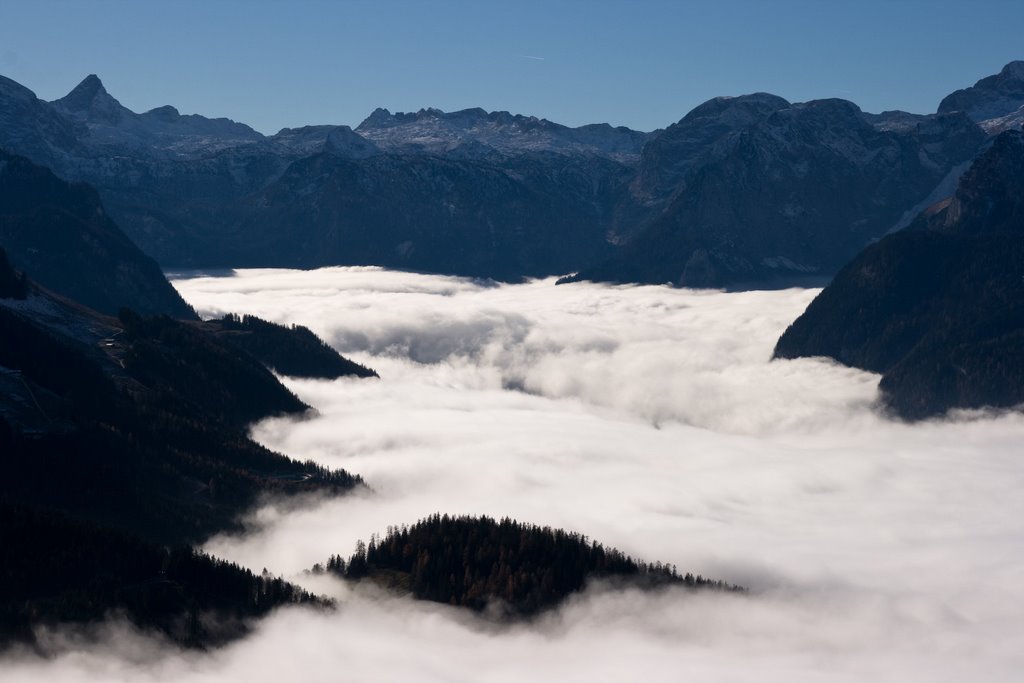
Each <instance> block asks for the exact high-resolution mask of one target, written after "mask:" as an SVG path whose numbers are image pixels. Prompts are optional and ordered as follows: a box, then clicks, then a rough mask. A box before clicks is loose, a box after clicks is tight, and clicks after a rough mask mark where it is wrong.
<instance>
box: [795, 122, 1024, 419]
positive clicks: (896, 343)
mask: <svg viewBox="0 0 1024 683" xmlns="http://www.w3.org/2000/svg"><path fill="white" fill-rule="evenodd" d="M775 356H776V357H777V358H796V357H800V356H829V357H831V358H834V359H836V360H838V361H839V362H841V363H844V364H846V365H851V366H854V367H858V368H863V369H865V370H870V371H872V372H878V373H882V380H881V382H880V384H879V387H880V389H881V391H882V400H883V402H884V404H885V406H886V407H887V408H888V409H889V410H891V411H892V412H893V413H894V414H896V415H897V416H899V417H902V418H904V419H908V420H916V419H922V418H927V417H931V416H937V415H941V414H943V413H945V412H946V411H948V410H950V409H952V408H981V407H986V406H992V407H997V408H1008V407H1013V406H1017V405H1020V404H1022V403H1024V135H1022V134H1021V133H1020V132H1018V131H1007V132H1005V133H1002V134H1001V135H1000V136H999V137H998V138H996V140H995V141H994V142H993V144H992V147H991V148H990V149H989V150H988V151H987V152H986V153H985V154H983V155H982V156H981V157H979V158H978V160H977V161H976V162H975V163H974V165H973V166H972V167H971V169H970V170H969V171H968V172H967V173H966V174H965V175H964V177H963V179H962V180H961V182H960V186H959V188H958V189H957V193H956V196H955V197H953V198H952V199H951V200H949V201H947V202H943V203H941V204H939V205H937V206H935V207H932V208H931V209H930V210H928V211H926V212H925V213H923V214H921V216H919V217H918V219H917V221H916V222H915V223H914V224H913V225H912V226H911V227H910V228H908V229H907V230H906V231H904V232H901V233H897V234H894V235H892V236H890V237H887V238H885V239H884V240H881V241H880V242H878V243H877V244H874V245H872V246H871V247H869V248H868V249H866V250H864V252H863V253H861V254H860V255H859V256H857V258H855V259H854V260H853V261H852V262H851V263H850V264H849V265H847V266H846V267H845V268H843V270H842V271H840V273H839V274H838V275H837V276H836V278H835V280H834V281H833V282H832V284H830V285H829V286H828V287H827V288H825V290H824V291H823V292H822V293H821V294H820V295H819V296H818V297H817V298H816V299H815V300H814V301H812V302H811V305H810V306H808V307H807V311H806V312H805V313H804V314H803V315H802V316H800V317H799V318H797V320H796V321H795V322H794V323H793V324H792V325H791V326H790V327H789V329H787V330H786V332H785V334H783V335H782V337H781V338H780V339H779V342H778V345H777V346H776V348H775Z"/></svg>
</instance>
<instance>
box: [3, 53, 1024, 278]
mask: <svg viewBox="0 0 1024 683" xmlns="http://www.w3.org/2000/svg"><path fill="white" fill-rule="evenodd" d="M1020 64H1021V62H1012V63H1010V64H1008V65H1007V66H1006V67H1005V68H1004V69H1003V70H1002V71H1001V72H1000V74H998V75H996V76H991V77H988V78H985V79H982V80H981V81H979V82H978V83H977V84H976V85H975V86H973V87H972V88H967V89H965V90H962V91H958V92H957V93H953V94H951V95H950V96H949V97H947V98H946V99H945V100H943V102H942V105H941V106H940V110H939V112H938V113H937V114H931V115H917V114H909V113H906V112H883V113H881V114H868V113H864V112H861V111H860V110H859V109H858V108H857V107H856V105H854V104H852V103H850V102H846V101H843V100H815V101H811V102H804V103H790V102H787V101H786V100H784V99H782V98H780V97H776V96H774V95H770V94H766V93H755V94H752V95H744V96H740V97H732V98H728V97H720V98H714V99H712V100H709V101H708V102H706V103H704V104H702V105H700V106H699V107H697V108H695V109H694V110H693V111H691V112H690V113H689V114H687V115H686V116H685V117H684V118H683V119H682V120H680V121H679V122H677V123H676V124H673V125H671V126H669V127H668V128H666V129H665V130H661V131H654V132H652V133H645V132H639V131H632V130H629V129H626V128H621V127H618V128H616V127H612V126H610V125H607V124H592V125H587V126H580V127H575V128H573V127H569V126H564V125H561V124H557V123H554V122H551V121H548V120H546V119H541V118H536V117H532V116H522V115H518V114H511V113H508V112H487V111H484V110H482V109H465V110H461V111H456V112H443V111H440V110H438V109H432V108H427V109H421V110H420V111H417V112H412V113H392V112H389V111H387V110H384V109H378V110H376V111H374V112H373V113H372V114H371V115H370V116H368V117H367V118H366V120H364V121H363V122H362V123H361V124H360V125H359V126H358V127H357V128H356V129H355V130H353V129H351V128H349V127H347V126H337V125H314V126H306V127H301V128H293V129H284V130H282V131H280V132H279V133H277V134H276V135H271V136H264V135H261V134H259V133H257V132H256V131H253V130H252V129H251V128H249V127H247V126H245V125H244V124H240V123H236V122H234V121H230V120H227V119H210V118H205V117H202V116H199V115H182V114H180V113H179V112H178V111H177V110H176V109H174V108H173V107H170V106H165V107H159V108H157V109H154V110H151V111H149V112H145V113H142V114H138V113H135V112H132V111H130V110H128V109H127V108H125V107H123V106H122V105H121V104H120V103H119V102H118V101H117V100H116V99H115V98H114V97H113V96H112V95H110V93H108V92H107V91H106V89H105V88H104V86H103V84H102V83H101V82H100V80H99V79H98V78H97V77H95V76H89V77H87V78H86V79H85V80H84V81H83V82H82V83H80V84H79V85H78V86H77V87H76V88H75V89H74V90H72V91H71V92H70V93H69V94H68V95H67V96H65V97H63V98H61V99H59V100H56V101H54V102H50V103H48V102H43V101H41V100H39V99H38V98H36V97H35V95H34V94H32V92H31V91H29V90H28V89H26V88H24V87H22V86H20V85H18V84H17V83H14V82H13V81H10V80H9V79H3V80H0V145H3V146H6V147H7V148H8V149H10V150H12V151H14V152H17V153H20V154H24V155H27V156H28V157H30V158H32V159H33V160H35V161H37V162H39V163H44V164H47V165H48V166H50V167H51V168H53V169H54V171H55V172H56V173H58V174H59V175H61V176H62V177H65V178H68V179H71V180H76V181H86V182H89V183H90V184H92V185H93V186H95V187H96V188H97V190H98V192H99V193H100V195H101V196H102V197H103V203H104V206H105V207H106V209H107V210H108V211H109V212H110V215H111V216H112V217H113V218H114V220H115V221H116V222H117V223H118V224H119V225H120V226H121V227H122V228H123V229H124V230H125V232H126V234H127V235H128V236H129V237H130V238H131V239H132V240H134V241H135V242H136V243H137V244H138V245H139V246H140V247H141V248H142V249H143V251H145V252H146V253H148V254H150V255H151V256H153V257H154V258H156V259H157V260H158V261H159V262H160V263H161V264H163V265H164V266H175V267H240V266H287V267H302V268H305V267H317V266H324V265H366V264H374V265H381V266H386V267H392V268H401V269H408V270H417V271H426V272H441V273H450V274H460V275H469V276H479V277H491V278H497V279H503V280H517V279H519V278H522V277H525V276H540V275H551V274H565V273H575V274H576V275H575V277H572V278H569V279H590V280H601V281H614V282H645V283H665V282H667V283H671V284H673V285H681V286H695V287H730V288H749V287H765V286H785V285H787V284H790V283H794V282H823V281H826V280H827V279H828V278H829V277H831V276H832V275H833V274H834V273H835V272H836V271H837V270H838V269H839V267H840V266H841V265H842V264H843V263H845V262H847V261H848V260H849V259H850V258H851V257H852V256H853V255H855V254H856V253H857V252H858V251H859V250H861V249H862V248H863V247H864V246H865V245H866V244H867V243H869V242H870V241H872V240H876V239H879V238H881V237H883V236H884V235H885V234H887V233H888V232H890V231H892V230H895V229H900V228H903V227H905V226H906V225H907V223H909V222H910V220H912V218H913V216H914V215H916V214H917V213H918V212H919V211H921V210H922V209H923V208H925V207H926V206H928V205H930V204H932V203H934V202H935V201H939V200H941V199H944V198H947V197H949V196H950V194H951V193H952V191H953V190H954V189H955V187H956V181H957V179H958V178H959V176H960V174H962V173H963V171H964V170H965V169H966V168H967V167H968V166H969V164H970V161H971V160H972V159H973V158H974V157H975V156H976V155H977V154H978V152H979V151H980V150H981V148H982V147H983V144H984V142H985V139H986V135H993V134H996V133H998V132H1000V131H1002V130H1006V129H1013V128H1016V127H1019V125H1020V122H1021V121H1024V100H1022V99H1021V92H1024V91H1022V88H1024V86H1022V84H1021V67H1020ZM27 267H28V264H27ZM30 270H31V268H30Z"/></svg>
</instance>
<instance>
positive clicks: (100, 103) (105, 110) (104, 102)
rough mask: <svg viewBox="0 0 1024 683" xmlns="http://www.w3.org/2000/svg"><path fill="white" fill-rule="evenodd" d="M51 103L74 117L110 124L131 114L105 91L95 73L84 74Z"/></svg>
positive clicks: (114, 123)
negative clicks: (68, 89)
mask: <svg viewBox="0 0 1024 683" xmlns="http://www.w3.org/2000/svg"><path fill="white" fill-rule="evenodd" d="M52 104H53V105H54V106H55V107H56V108H57V109H58V110H60V111H61V112H62V113H64V114H67V115H70V116H72V117H74V118H77V119H81V120H85V121H89V122H103V123H107V124H110V125H116V124H117V123H118V122H120V121H121V120H122V119H123V118H124V117H125V115H126V114H131V112H130V111H129V110H128V109H126V108H125V107H123V106H121V103H120V102H118V101H117V100H116V99H114V97H113V96H112V95H111V94H110V93H108V92H107V89H106V88H105V87H103V81H101V80H100V79H99V77H98V76H97V75H96V74H89V75H88V76H86V77H85V78H84V79H82V82H81V83H79V84H78V85H76V86H75V87H74V89H73V90H72V91H71V92H69V93H68V94H67V95H65V96H64V97H62V98H60V99H59V100H55V101H54V102H53V103H52Z"/></svg>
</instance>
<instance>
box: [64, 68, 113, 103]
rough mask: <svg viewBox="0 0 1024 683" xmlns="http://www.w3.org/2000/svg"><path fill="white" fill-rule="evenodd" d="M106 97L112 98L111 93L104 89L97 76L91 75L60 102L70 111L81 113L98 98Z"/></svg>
mask: <svg viewBox="0 0 1024 683" xmlns="http://www.w3.org/2000/svg"><path fill="white" fill-rule="evenodd" d="M104 95H105V96H107V97H110V93H108V92H107V89H106V88H104V87H103V81H101V80H100V78H99V76H97V75H96V74H89V75H88V76H86V77H85V78H83V79H82V82H81V83H79V84H78V85H76V86H75V87H74V89H73V90H72V91H71V92H69V93H68V94H67V95H65V96H64V97H62V98H61V99H60V100H58V101H59V102H62V103H63V104H64V106H65V107H66V108H68V109H71V110H73V111H81V110H84V109H87V108H88V107H89V105H90V104H92V102H93V101H94V100H95V99H96V98H97V97H102V96H104Z"/></svg>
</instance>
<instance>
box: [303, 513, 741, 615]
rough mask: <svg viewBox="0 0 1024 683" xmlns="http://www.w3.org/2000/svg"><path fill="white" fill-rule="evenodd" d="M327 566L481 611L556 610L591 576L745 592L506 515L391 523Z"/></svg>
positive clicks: (336, 571) (638, 584)
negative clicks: (383, 531)
mask: <svg viewBox="0 0 1024 683" xmlns="http://www.w3.org/2000/svg"><path fill="white" fill-rule="evenodd" d="M316 569H320V567H317V568H314V570H316ZM324 569H326V570H327V571H329V572H331V573H334V574H336V575H339V576H343V577H345V578H347V579H353V580H357V579H363V578H370V579H373V580H376V581H378V582H381V583H383V584H384V585H387V586H389V587H392V588H395V589H398V590H402V591H407V592H409V593H411V594H412V595H413V596H414V597H416V598H418V599H421V600H431V601H433V602H442V603H446V604H450V605H457V606H460V607H468V608H470V609H473V610H477V611H479V610H483V609H484V608H486V607H488V606H489V605H495V604H496V605H499V606H501V607H503V608H504V609H505V610H506V611H507V612H509V613H511V614H514V615H519V616H528V615H532V614H535V613H537V612H539V611H542V610H544V609H546V608H550V607H553V606H555V605H557V604H558V603H560V602H561V601H562V600H564V599H565V598H566V597H568V596H569V595H571V594H572V593H575V592H577V591H579V590H581V589H583V588H584V587H585V585H586V584H587V583H588V582H589V581H591V580H593V579H606V580H610V581H613V582H617V583H619V584H621V585H626V586H636V587H642V588H656V587H664V586H682V587H687V588H692V589H714V590H725V591H742V590H743V589H742V588H740V587H738V586H733V585H730V584H727V583H724V582H722V581H715V580H711V579H706V578H704V577H702V576H695V575H693V574H690V573H686V574H680V573H679V572H678V570H677V569H676V567H675V565H667V564H662V563H661V562H656V563H653V564H651V563H646V562H643V561H639V560H634V559H633V558H632V557H630V556H628V555H625V554H624V553H622V552H620V551H618V550H616V549H614V548H606V547H604V546H603V545H601V544H600V543H598V542H597V541H592V540H589V539H587V537H586V536H582V535H580V534H577V533H572V532H568V531H564V530H561V529H552V528H550V527H540V526H535V525H533V524H525V523H521V522H517V521H515V520H512V519H508V518H504V519H501V520H495V519H492V518H490V517H469V516H459V517H453V516H449V515H440V514H435V515H433V516H431V517H428V518H426V519H423V520H420V521H419V522H417V523H415V524H413V525H412V526H404V525H403V526H401V527H397V528H389V529H388V532H387V534H386V535H385V536H384V537H383V538H377V537H376V536H371V537H370V542H369V544H363V543H362V542H360V544H359V545H358V546H357V548H356V552H355V553H354V554H353V555H351V556H350V557H349V558H348V559H347V560H346V559H344V558H343V557H341V556H338V555H334V556H332V557H331V558H330V559H329V560H328V562H327V565H326V567H324Z"/></svg>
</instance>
